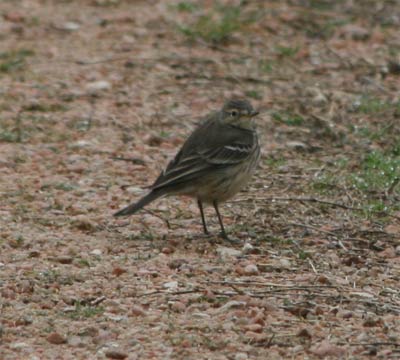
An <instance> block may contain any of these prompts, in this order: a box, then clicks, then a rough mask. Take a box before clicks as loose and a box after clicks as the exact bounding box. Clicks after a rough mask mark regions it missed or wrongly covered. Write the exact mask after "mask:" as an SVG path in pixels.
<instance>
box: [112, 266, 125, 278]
mask: <svg viewBox="0 0 400 360" xmlns="http://www.w3.org/2000/svg"><path fill="white" fill-rule="evenodd" d="M124 273H126V270H125V269H123V268H120V267H119V266H116V267H115V268H114V269H113V270H112V274H113V275H115V276H121V275H122V274H124Z"/></svg>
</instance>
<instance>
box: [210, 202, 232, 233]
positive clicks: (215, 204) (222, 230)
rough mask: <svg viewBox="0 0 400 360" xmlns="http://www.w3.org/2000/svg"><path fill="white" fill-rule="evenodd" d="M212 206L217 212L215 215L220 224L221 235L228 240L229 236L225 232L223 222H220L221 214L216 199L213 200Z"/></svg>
mask: <svg viewBox="0 0 400 360" xmlns="http://www.w3.org/2000/svg"><path fill="white" fill-rule="evenodd" d="M213 206H214V209H215V212H216V213H217V216H218V221H219V225H220V226H221V236H222V237H223V238H224V239H226V240H229V237H228V235H227V234H226V232H225V228H224V223H223V222H222V217H221V214H220V213H219V210H218V203H217V201H216V200H214V201H213Z"/></svg>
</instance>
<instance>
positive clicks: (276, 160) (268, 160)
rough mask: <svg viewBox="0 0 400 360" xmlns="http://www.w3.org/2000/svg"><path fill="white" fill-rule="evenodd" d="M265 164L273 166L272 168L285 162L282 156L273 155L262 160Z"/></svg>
mask: <svg viewBox="0 0 400 360" xmlns="http://www.w3.org/2000/svg"><path fill="white" fill-rule="evenodd" d="M264 162H265V164H266V165H268V166H270V167H273V168H278V167H280V166H282V165H285V164H286V159H284V158H282V157H274V156H269V157H268V158H266V159H265V160H264Z"/></svg>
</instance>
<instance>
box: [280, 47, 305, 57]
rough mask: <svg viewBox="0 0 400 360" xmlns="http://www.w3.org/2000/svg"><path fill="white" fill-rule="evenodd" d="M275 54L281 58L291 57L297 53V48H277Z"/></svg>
mask: <svg viewBox="0 0 400 360" xmlns="http://www.w3.org/2000/svg"><path fill="white" fill-rule="evenodd" d="M275 50H276V52H277V53H278V55H279V56H281V57H293V56H295V55H296V54H297V53H298V52H299V47H298V46H295V47H292V46H277V47H276V48H275Z"/></svg>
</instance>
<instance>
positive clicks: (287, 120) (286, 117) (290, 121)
mask: <svg viewBox="0 0 400 360" xmlns="http://www.w3.org/2000/svg"><path fill="white" fill-rule="evenodd" d="M272 119H273V120H274V121H276V122H279V123H282V124H286V125H288V126H301V125H303V123H304V118H303V117H302V116H301V115H299V114H293V113H291V112H286V111H282V112H274V113H273V114H272Z"/></svg>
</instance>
